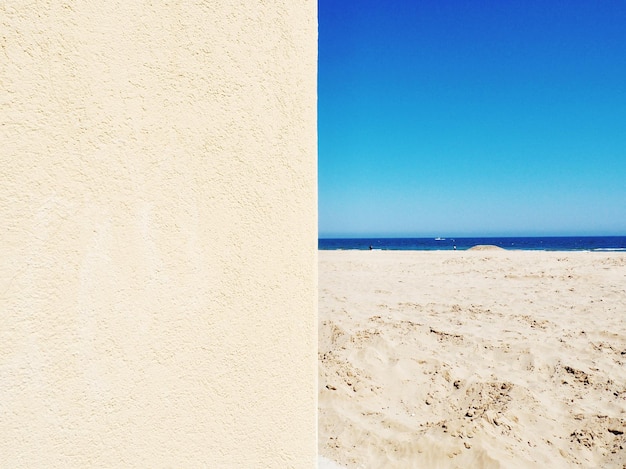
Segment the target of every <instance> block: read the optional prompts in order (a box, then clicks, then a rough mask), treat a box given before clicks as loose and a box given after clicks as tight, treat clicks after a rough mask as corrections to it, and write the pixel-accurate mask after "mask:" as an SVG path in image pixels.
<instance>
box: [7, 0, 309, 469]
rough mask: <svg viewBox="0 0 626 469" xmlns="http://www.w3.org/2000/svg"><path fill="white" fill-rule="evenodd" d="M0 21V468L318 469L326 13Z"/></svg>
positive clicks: (114, 5)
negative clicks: (320, 37) (320, 106)
mask: <svg viewBox="0 0 626 469" xmlns="http://www.w3.org/2000/svg"><path fill="white" fill-rule="evenodd" d="M0 19H1V24H2V34H1V35H0V46H1V50H0V55H1V56H2V59H1V62H0V63H1V65H0V83H1V85H2V94H1V96H2V97H1V100H0V138H1V142H0V143H1V146H0V163H1V165H2V166H1V167H2V176H1V181H2V183H1V185H0V217H1V218H0V219H1V220H2V230H1V232H0V259H1V261H0V265H1V270H0V307H1V310H0V335H1V337H0V374H1V376H0V436H1V437H0V466H2V467H12V468H20V467H64V468H65V467H81V468H82V467H142V468H144V467H175V468H183V467H184V468H191V467H211V468H220V467H237V468H240V467H254V468H265V467H276V468H284V467H314V465H315V458H316V441H315V438H316V437H315V434H316V431H315V427H316V394H317V389H316V374H317V364H316V347H317V336H316V334H317V329H316V314H317V313H316V288H317V270H316V269H317V268H316V255H317V207H316V197H317V194H316V190H317V189H316V142H317V138H316V60H317V55H316V53H317V12H316V2H315V1H313V0H293V1H292V0H290V1H283V2H280V1H261V0H258V1H223V2H222V1H217V0H213V1H200V0H198V1H184V0H180V1H173V2H151V1H147V0H145V1H139V0H124V1H111V2H102V1H95V0H85V1H79V0H76V1H71V0H68V1H42V2H23V1H11V0H8V1H4V2H2V4H0Z"/></svg>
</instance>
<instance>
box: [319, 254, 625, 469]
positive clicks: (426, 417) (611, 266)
mask: <svg viewBox="0 0 626 469" xmlns="http://www.w3.org/2000/svg"><path fill="white" fill-rule="evenodd" d="M319 259H320V263H319V277H320V289H319V291H320V298H319V308H320V324H319V373H320V377H319V453H320V454H321V455H322V456H324V457H327V458H329V459H332V460H334V461H337V462H338V463H340V464H342V465H344V466H346V467H348V468H352V467H367V468H370V467H371V468H381V467H398V468H411V467H415V468H421V467H424V468H436V467H441V468H456V467H458V468H468V467H483V468H499V467H503V468H505V467H506V468H508V467H527V468H536V467H550V468H569V467H585V468H591V467H599V468H600V467H601V468H626V435H625V432H626V255H625V254H624V253H602V254H600V253H587V252H574V253H563V252H528V251H524V252H523V251H497V250H495V251H494V250H488V251H480V250H479V251H472V252H469V251H464V252H460V251H456V252H455V251H439V252H392V251H379V252H357V251H347V252H346V251H344V252H342V251H321V252H320V253H319Z"/></svg>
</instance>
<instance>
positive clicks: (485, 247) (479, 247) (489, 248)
mask: <svg viewBox="0 0 626 469" xmlns="http://www.w3.org/2000/svg"><path fill="white" fill-rule="evenodd" d="M468 251H505V249H504V248H501V247H499V246H494V245H493V244H478V245H476V246H472V247H471V248H469V249H468Z"/></svg>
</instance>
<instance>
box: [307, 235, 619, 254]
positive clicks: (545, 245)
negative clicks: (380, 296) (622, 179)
mask: <svg viewBox="0 0 626 469" xmlns="http://www.w3.org/2000/svg"><path fill="white" fill-rule="evenodd" d="M479 245H492V246H497V247H499V248H502V249H509V250H544V251H626V236H463V237H443V236H436V237H419V238H411V237H396V238H385V237H361V238H321V237H320V238H318V249H320V250H367V249H370V250H398V251H399V250H408V251H434V250H437V251H438V250H459V251H463V250H467V249H470V248H472V247H475V246H479Z"/></svg>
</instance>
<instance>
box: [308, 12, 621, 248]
mask: <svg viewBox="0 0 626 469" xmlns="http://www.w3.org/2000/svg"><path fill="white" fill-rule="evenodd" d="M318 103H319V104H318V122H319V123H318V135H319V165H318V166H319V234H320V237H332V236H339V237H342V236H343V237H345V236H417V237H419V236H463V235H467V236H472V235H476V236H481V235H485V236H489V235H492V236H504V235H611V234H614V235H626V1H623V0H621V1H611V0H602V1H594V0H587V1H578V0H563V1H551V0H537V1H533V0H529V1H514V0H494V1H480V0H471V1H470V0H465V1H453V0H405V1H401V0H387V1H382V0H378V1H374V0H319V79H318Z"/></svg>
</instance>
